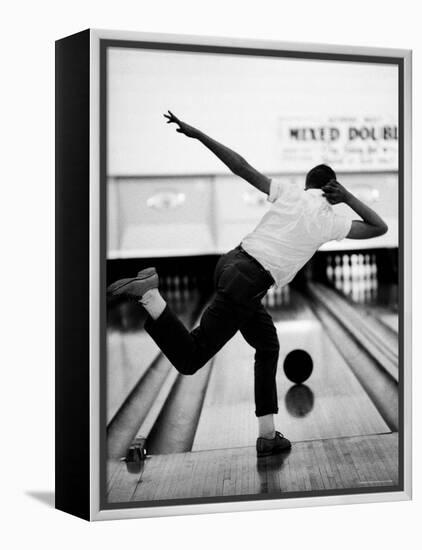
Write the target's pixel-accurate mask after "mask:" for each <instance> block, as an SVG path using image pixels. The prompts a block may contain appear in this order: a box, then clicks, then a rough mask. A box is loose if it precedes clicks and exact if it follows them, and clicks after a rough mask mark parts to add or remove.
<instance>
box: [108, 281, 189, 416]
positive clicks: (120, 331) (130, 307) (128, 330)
mask: <svg viewBox="0 0 422 550" xmlns="http://www.w3.org/2000/svg"><path fill="white" fill-rule="evenodd" d="M162 294H163V296H164V298H165V299H166V300H167V302H168V303H169V305H170V306H171V308H172V309H173V310H174V311H175V312H176V313H177V314H178V315H179V317H180V319H181V320H182V322H184V323H186V324H187V325H188V324H189V323H190V322H191V318H192V314H193V312H194V310H195V308H196V307H197V304H198V300H199V293H198V291H197V290H190V291H189V294H188V295H183V296H182V295H180V296H179V295H178V296H176V297H175V296H174V293H173V294H171V293H168V292H165V291H164V292H163V293H162ZM145 318H146V314H145V311H144V309H143V308H142V307H141V306H139V305H138V304H134V303H133V302H121V303H117V304H115V305H113V306H111V307H110V308H109V311H108V327H107V423H109V422H110V421H111V419H112V418H113V417H114V415H115V414H116V413H117V411H118V410H119V408H120V407H121V405H122V404H123V402H124V401H125V399H126V398H127V397H128V395H129V394H130V392H131V391H132V389H133V388H134V386H135V385H136V383H137V382H138V381H139V379H140V378H141V377H142V376H143V375H144V374H145V372H146V371H147V370H148V368H149V367H150V365H151V363H152V362H153V361H154V359H155V358H156V357H158V355H159V354H160V353H161V352H160V349H159V348H158V346H157V345H156V344H155V342H154V341H153V340H152V339H151V338H150V336H149V335H148V334H147V333H146V332H145V331H144V329H143V325H144V321H145Z"/></svg>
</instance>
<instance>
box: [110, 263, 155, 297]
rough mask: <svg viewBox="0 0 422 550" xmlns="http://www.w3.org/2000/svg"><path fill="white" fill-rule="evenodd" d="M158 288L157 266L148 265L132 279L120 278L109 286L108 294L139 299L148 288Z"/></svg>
mask: <svg viewBox="0 0 422 550" xmlns="http://www.w3.org/2000/svg"><path fill="white" fill-rule="evenodd" d="M152 288H158V274H157V272H156V270H155V267H148V268H147V269H143V270H142V271H140V272H139V273H138V275H137V276H136V277H132V278H130V279H119V280H118V281H116V282H114V283H112V284H111V285H110V286H109V287H108V288H107V296H123V297H125V298H133V299H136V300H139V299H140V298H142V295H143V294H145V292H146V291H147V290H150V289H152Z"/></svg>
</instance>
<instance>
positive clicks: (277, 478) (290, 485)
mask: <svg viewBox="0 0 422 550" xmlns="http://www.w3.org/2000/svg"><path fill="white" fill-rule="evenodd" d="M397 463H398V438H397V434H395V433H390V434H378V435H366V436H358V437H343V438H331V439H324V440H309V441H302V442H297V443H294V444H293V447H292V450H291V451H290V452H289V453H283V454H280V455H274V456H271V457H265V458H259V459H258V458H257V457H256V451H255V448H254V447H237V448H232V449H218V450H210V451H197V452H188V453H176V454H166V455H154V456H151V457H148V458H147V459H146V460H145V461H144V462H143V463H142V468H141V471H140V472H138V473H129V472H128V471H127V469H126V465H125V464H124V463H123V462H122V463H120V464H119V465H118V466H117V468H116V469H115V471H114V475H113V477H112V478H111V479H110V481H109V484H108V495H107V500H108V502H109V503H113V502H116V503H117V502H142V501H143V502H145V501H160V500H172V499H175V500H177V499H189V498H207V497H210V498H212V497H224V496H226V497H227V496H247V495H260V496H261V498H262V497H265V496H266V497H268V498H271V497H273V498H280V497H283V496H287V497H288V496H289V494H290V495H291V496H294V495H295V493H297V492H301V493H303V492H308V491H317V492H322V493H323V492H324V491H329V490H344V489H355V490H362V491H364V490H365V489H368V488H371V487H380V488H390V487H391V488H393V487H395V486H397V483H398V475H397V472H398V468H397Z"/></svg>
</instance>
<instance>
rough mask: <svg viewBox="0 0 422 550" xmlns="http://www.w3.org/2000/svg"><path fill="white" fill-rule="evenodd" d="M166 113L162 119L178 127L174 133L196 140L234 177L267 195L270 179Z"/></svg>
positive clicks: (198, 131) (237, 155) (196, 130)
mask: <svg viewBox="0 0 422 550" xmlns="http://www.w3.org/2000/svg"><path fill="white" fill-rule="evenodd" d="M168 113H169V114H168V115H164V117H165V118H166V119H167V123H174V124H177V125H178V126H179V128H177V130H176V132H179V133H180V134H184V135H185V136H187V137H190V138H194V139H197V140H198V141H200V142H201V143H202V144H203V145H205V147H207V148H208V149H209V150H210V151H212V152H213V153H214V155H216V156H217V157H218V158H219V159H220V160H221V161H222V162H223V163H224V164H225V165H226V166H227V167H228V168H229V169H230V170H231V171H232V172H233V174H236V176H239V177H241V178H243V179H244V180H246V181H248V182H249V183H250V184H252V185H253V186H254V187H256V188H257V189H259V190H260V191H263V192H264V193H267V195H268V194H269V192H270V182H271V180H270V178H267V177H266V176H264V175H263V174H261V173H260V172H258V170H255V168H253V167H252V166H251V165H250V164H249V163H248V162H247V161H246V160H245V159H244V158H243V157H241V156H240V155H239V154H238V153H236V152H235V151H232V150H231V149H229V148H228V147H226V146H225V145H223V144H221V143H219V142H218V141H215V140H214V139H212V138H210V137H209V136H207V135H206V134H204V133H203V132H201V131H200V130H198V129H197V128H194V127H193V126H190V125H189V124H186V122H183V121H182V120H180V119H179V118H177V117H176V116H175V115H174V114H173V113H172V112H171V111H169V112H168Z"/></svg>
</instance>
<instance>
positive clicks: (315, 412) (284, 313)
mask: <svg viewBox="0 0 422 550" xmlns="http://www.w3.org/2000/svg"><path fill="white" fill-rule="evenodd" d="M269 311H270V313H271V314H272V316H273V319H274V322H275V324H276V327H277V332H278V335H279V340H280V347H281V349H280V360H279V366H278V373H277V384H278V397H279V414H278V416H277V425H276V427H277V429H279V430H281V431H282V432H283V433H285V435H286V436H287V437H289V438H290V439H291V440H292V441H302V440H313V439H323V438H332V437H344V436H355V435H369V434H376V433H385V432H389V431H390V430H389V428H388V426H387V424H386V423H385V422H384V420H383V418H382V417H381V416H380V414H379V412H378V411H377V409H376V408H375V406H374V405H373V403H372V401H371V400H370V398H369V397H368V395H367V394H366V392H365V390H364V389H363V388H362V386H361V384H360V383H359V381H358V380H357V379H356V377H355V375H354V374H353V373H352V371H351V370H350V368H349V367H348V365H347V364H346V362H345V360H344V359H343V358H342V356H341V355H340V354H339V352H338V351H337V349H336V348H335V346H334V344H333V343H332V342H331V340H330V339H329V337H328V336H327V335H326V334H325V333H324V330H323V328H322V326H321V325H320V323H319V321H318V320H317V319H316V317H315V316H314V314H313V313H312V311H311V309H310V308H309V306H308V305H307V303H306V301H305V299H304V298H303V297H302V296H301V295H300V294H298V293H297V292H295V291H294V290H293V291H291V295H290V299H289V303H288V304H287V303H286V304H285V305H284V306H283V307H281V308H279V309H270V310H269ZM296 348H301V349H304V350H306V351H307V352H309V353H310V354H311V356H312V357H313V360H314V371H313V373H312V376H311V377H310V378H309V379H308V380H307V381H306V383H305V384H303V385H301V386H296V385H294V384H293V383H292V382H290V381H289V380H288V379H287V378H286V376H285V374H284V371H283V361H284V358H285V356H286V355H287V353H289V352H290V351H291V350H293V349H296ZM253 355H254V350H253V349H252V348H251V347H250V346H249V345H248V344H247V343H246V342H245V341H244V340H243V338H242V336H241V335H240V333H238V334H237V335H236V336H235V337H234V338H233V339H232V340H231V341H230V342H229V343H228V344H227V345H226V346H225V348H223V350H221V352H220V353H219V354H218V355H217V357H216V359H215V361H214V366H213V371H212V373H211V378H210V382H209V385H208V389H207V394H206V396H205V400H204V406H203V409H202V413H201V417H200V420H199V424H198V428H197V431H196V435H195V439H194V443H193V447H192V450H195V451H196V450H208V449H219V448H230V447H239V446H249V445H254V444H255V441H256V429H257V426H256V424H257V423H256V417H255V414H254V401H253Z"/></svg>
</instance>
